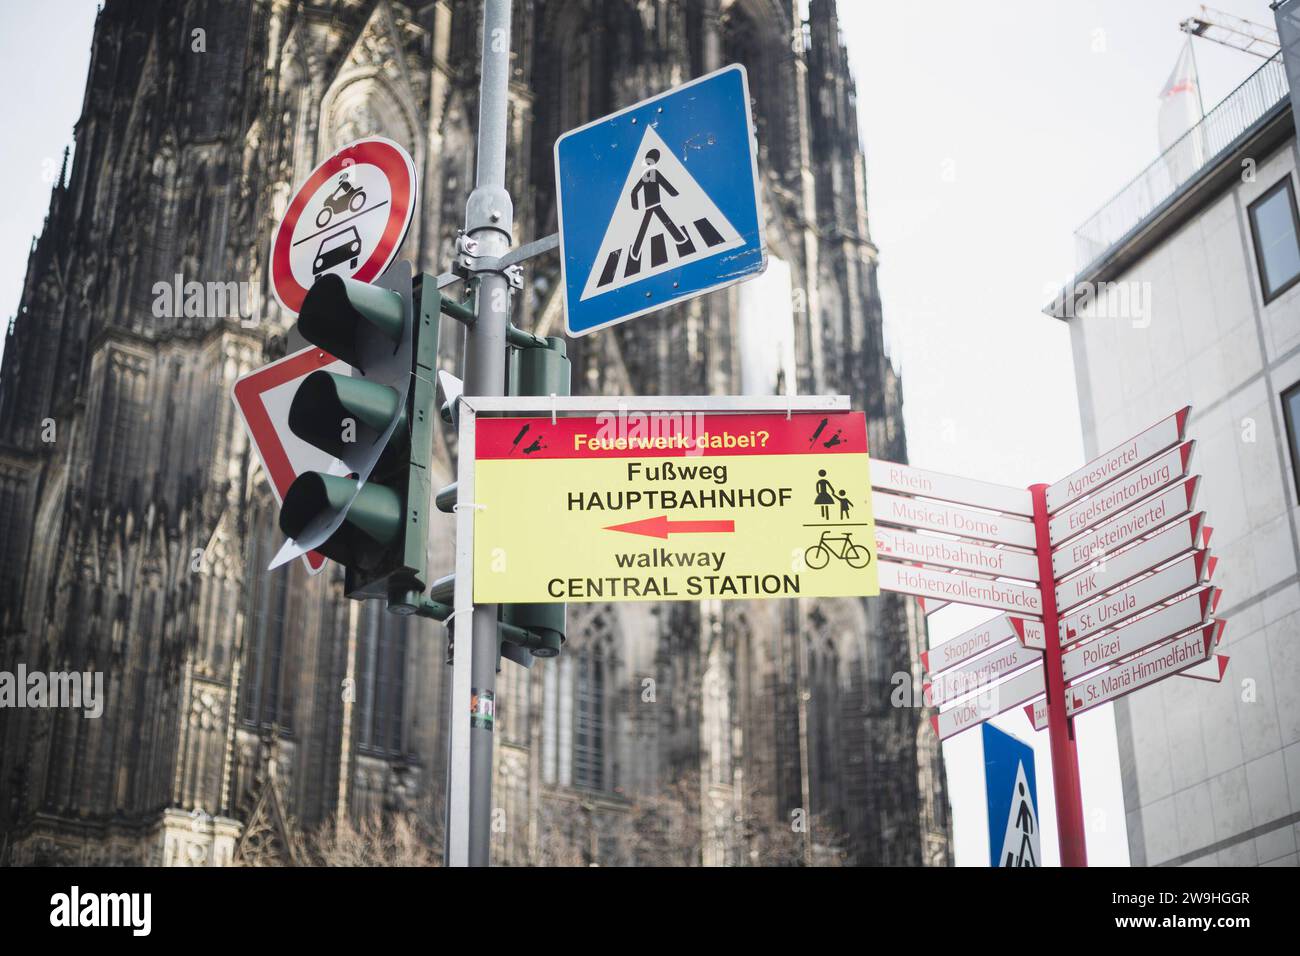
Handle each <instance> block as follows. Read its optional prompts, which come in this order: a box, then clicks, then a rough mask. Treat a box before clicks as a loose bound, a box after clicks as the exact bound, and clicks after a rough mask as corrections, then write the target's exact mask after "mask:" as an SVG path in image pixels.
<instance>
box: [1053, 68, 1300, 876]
mask: <svg viewBox="0 0 1300 956" xmlns="http://www.w3.org/2000/svg"><path fill="white" fill-rule="evenodd" d="M1297 190H1300V179H1298V178H1297V146H1296V136H1295V121H1294V119H1293V116H1292V109H1291V103H1290V97H1289V94H1288V88H1287V80H1286V72H1285V70H1284V69H1283V64H1282V61H1281V56H1280V54H1279V55H1278V56H1275V57H1274V58H1273V59H1271V60H1267V61H1265V62H1263V65H1262V66H1261V67H1260V69H1259V70H1258V71H1257V72H1255V73H1254V74H1253V75H1252V76H1250V77H1249V78H1248V79H1247V80H1246V81H1245V82H1244V83H1242V84H1241V86H1240V87H1238V88H1237V89H1236V90H1234V91H1233V92H1232V93H1231V94H1229V95H1228V96H1227V97H1226V98H1225V99H1224V100H1223V102H1221V103H1219V104H1218V105H1217V106H1215V107H1214V108H1213V109H1212V110H1210V111H1209V112H1208V113H1206V115H1205V117H1204V119H1203V121H1202V122H1200V123H1199V124H1198V125H1197V126H1196V127H1194V128H1193V129H1192V130H1191V131H1189V132H1188V133H1187V134H1186V135H1185V136H1184V137H1183V138H1182V139H1181V140H1179V141H1178V142H1177V143H1175V144H1174V145H1173V146H1171V147H1170V148H1169V150H1168V151H1166V153H1165V154H1163V155H1162V156H1160V157H1159V158H1158V159H1157V160H1156V161H1155V162H1154V163H1152V164H1151V165H1150V166H1149V167H1148V168H1147V169H1145V170H1143V172H1142V173H1141V174H1140V175H1139V176H1138V177H1137V178H1136V179H1134V180H1133V181H1132V182H1131V183H1130V184H1129V185H1128V186H1126V187H1125V188H1124V189H1123V190H1121V191H1120V192H1119V194H1118V195H1116V196H1115V198H1114V199H1112V200H1111V201H1110V202H1109V203H1107V205H1106V206H1105V207H1104V208H1102V209H1101V210H1100V211H1098V212H1097V213H1096V214H1095V215H1094V216H1093V217H1092V218H1090V219H1089V220H1088V221H1087V222H1086V223H1084V224H1083V225H1082V226H1081V227H1080V228H1079V229H1078V231H1077V233H1076V239H1077V241H1078V251H1079V258H1080V262H1081V264H1082V268H1081V269H1080V270H1079V273H1078V275H1077V276H1076V278H1075V279H1074V281H1073V282H1072V283H1071V284H1070V285H1069V286H1067V287H1066V289H1065V290H1064V291H1063V292H1062V294H1061V295H1060V296H1059V297H1058V298H1057V299H1056V300H1055V301H1054V302H1053V303H1052V304H1051V305H1050V306H1049V307H1048V308H1047V310H1046V311H1048V312H1049V313H1050V314H1052V315H1054V316H1056V317H1057V318H1059V319H1063V320H1064V321H1066V322H1068V323H1069V325H1070V332H1071V342H1072V346H1073V350H1074V359H1075V371H1076V376H1077V382H1078V392H1079V408H1080V414H1081V419H1082V423H1083V432H1084V443H1085V451H1086V452H1087V453H1088V454H1089V455H1090V456H1091V455H1095V454H1099V453H1101V452H1104V451H1106V450H1107V449H1108V448H1111V447H1113V446H1114V445H1116V444H1118V443H1120V442H1121V441H1123V440H1125V439H1126V438H1128V437H1130V436H1131V435H1134V434H1136V433H1137V432H1139V431H1140V430H1141V429H1142V428H1144V427H1146V426H1148V425H1151V424H1154V423H1155V422H1156V421H1157V420H1159V419H1160V418H1162V417H1163V416H1165V415H1167V414H1169V413H1171V412H1173V411H1174V410H1176V409H1178V408H1180V407H1182V406H1183V405H1187V404H1190V405H1191V406H1192V415H1191V421H1190V424H1189V426H1188V429H1189V432H1190V434H1191V435H1192V437H1194V438H1195V439H1196V442H1197V446H1196V451H1195V456H1194V459H1193V461H1192V465H1193V470H1194V472H1196V473H1199V474H1201V475H1203V481H1202V483H1201V489H1200V492H1199V498H1198V501H1197V507H1198V509H1200V510H1204V511H1206V512H1207V514H1208V521H1209V524H1210V525H1211V526H1212V527H1213V529H1214V530H1213V538H1212V540H1211V548H1212V550H1213V552H1214V553H1215V554H1216V555H1217V556H1218V557H1219V559H1220V560H1219V564H1218V570H1217V572H1216V575H1215V583H1216V584H1217V585H1219V586H1220V587H1222V588H1223V591H1224V595H1223V599H1222V603H1221V605H1220V607H1219V616H1221V617H1223V618H1225V619H1226V620H1227V622H1228V623H1227V630H1226V633H1225V637H1224V646H1223V650H1222V652H1223V653H1224V654H1226V655H1228V656H1229V657H1230V663H1229V665H1228V670H1227V673H1226V676H1225V677H1224V679H1223V681H1222V682H1221V683H1218V684H1213V683H1208V682H1202V681H1199V680H1191V679H1186V678H1181V677H1175V678H1172V679H1170V680H1166V681H1163V682H1161V683H1159V684H1156V685H1154V686H1152V687H1149V688H1146V689H1144V690H1142V691H1140V692H1138V693H1135V694H1132V695H1130V696H1128V697H1125V698H1123V699H1122V700H1119V701H1117V702H1116V704H1115V723H1116V729H1117V732H1118V739H1119V757H1120V765H1121V771H1122V775H1123V780H1124V805H1125V811H1126V814H1127V823H1128V835H1129V853H1130V857H1131V859H1132V862H1133V864H1134V865H1135V866H1140V865H1151V866H1155V865H1214V864H1219V865H1225V866H1238V865H1256V864H1258V865H1291V866H1295V865H1297V863H1300V858H1298V857H1297V852H1296V851H1297V846H1298V845H1300V577H1298V576H1297V562H1298V561H1300V510H1298V509H1297V494H1300V467H1298V466H1300V217H1298V216H1297V212H1296V208H1297V207H1296V196H1297Z"/></svg>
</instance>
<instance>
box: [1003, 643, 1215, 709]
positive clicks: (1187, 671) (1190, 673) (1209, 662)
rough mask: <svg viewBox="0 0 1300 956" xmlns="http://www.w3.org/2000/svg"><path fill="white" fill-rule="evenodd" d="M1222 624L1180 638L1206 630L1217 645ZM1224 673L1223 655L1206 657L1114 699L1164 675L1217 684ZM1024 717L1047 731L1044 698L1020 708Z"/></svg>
mask: <svg viewBox="0 0 1300 956" xmlns="http://www.w3.org/2000/svg"><path fill="white" fill-rule="evenodd" d="M1223 624H1225V622H1222V620H1216V622H1212V623H1209V624H1205V626H1203V627H1201V628H1200V630H1197V631H1196V632H1195V633H1191V635H1184V637H1193V639H1195V637H1197V636H1204V635H1205V632H1206V631H1210V632H1212V637H1210V641H1212V644H1214V645H1217V644H1218V641H1219V639H1221V637H1222V635H1223ZM1179 640H1182V639H1179ZM1177 643H1178V641H1171V644H1177ZM1169 646H1170V644H1162V645H1161V646H1158V648H1156V649H1154V650H1152V652H1151V656H1153V657H1156V658H1157V659H1160V658H1161V654H1164V653H1165V648H1169ZM1136 661H1138V658H1135V659H1134V661H1128V662H1126V663H1123V665H1119V667H1114V669H1112V670H1110V671H1102V674H1099V675H1096V676H1099V678H1100V676H1104V675H1105V674H1112V672H1113V671H1121V670H1122V669H1125V667H1127V666H1128V665H1130V663H1136ZM1226 670H1227V657H1225V656H1223V654H1210V657H1209V659H1206V661H1203V662H1200V663H1191V665H1184V666H1183V669H1182V670H1175V671H1167V670H1166V671H1164V672H1162V674H1161V675H1160V676H1154V678H1151V679H1148V680H1145V682H1143V683H1140V684H1136V685H1134V687H1131V688H1128V689H1126V691H1123V692H1122V693H1117V695H1115V697H1122V696H1125V693H1128V691H1138V689H1140V688H1141V687H1145V685H1147V684H1154V683H1158V682H1160V680H1161V678H1167V676H1179V678H1195V679H1197V680H1209V682H1212V683H1218V682H1219V680H1222V679H1223V671H1226ZM1069 693H1070V688H1066V695H1067V696H1069ZM1110 700H1114V697H1112V698H1110ZM1104 702H1105V701H1099V704H1104ZM1092 706H1096V705H1095V704H1093V705H1088V706H1086V708H1083V709H1084V710H1088V709H1091V708H1092ZM1024 715H1026V717H1028V718H1030V723H1032V724H1034V730H1047V728H1048V701H1047V698H1045V697H1044V698H1043V700H1036V701H1034V702H1032V704H1026V705H1024Z"/></svg>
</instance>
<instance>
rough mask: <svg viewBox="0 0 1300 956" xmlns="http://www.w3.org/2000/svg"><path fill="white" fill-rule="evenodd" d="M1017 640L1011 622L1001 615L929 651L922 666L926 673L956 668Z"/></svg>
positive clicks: (924, 653)
mask: <svg viewBox="0 0 1300 956" xmlns="http://www.w3.org/2000/svg"><path fill="white" fill-rule="evenodd" d="M1015 636H1016V632H1015V629H1014V627H1013V626H1012V619H1011V618H1010V617H1009V616H1007V615H1006V614H999V615H998V616H997V617H995V618H993V619H992V620H989V621H985V622H984V623H983V624H980V625H977V626H976V627H972V628H971V629H970V630H968V631H962V633H960V634H958V635H957V636H956V637H954V638H951V639H950V640H947V641H944V642H943V643H942V644H937V645H935V646H934V647H932V648H930V649H929V650H928V651H922V652H921V666H922V667H924V668H925V670H926V672H927V673H931V674H933V673H934V672H935V671H941V670H946V669H947V668H949V667H956V666H957V665H958V664H960V663H962V662H963V661H968V660H970V659H971V658H972V657H975V656H976V655H978V654H983V653H984V652H985V651H987V650H989V649H991V648H994V647H997V646H998V645H999V644H1001V643H1003V642H1005V641H1009V640H1011V639H1012V638H1013V637H1015Z"/></svg>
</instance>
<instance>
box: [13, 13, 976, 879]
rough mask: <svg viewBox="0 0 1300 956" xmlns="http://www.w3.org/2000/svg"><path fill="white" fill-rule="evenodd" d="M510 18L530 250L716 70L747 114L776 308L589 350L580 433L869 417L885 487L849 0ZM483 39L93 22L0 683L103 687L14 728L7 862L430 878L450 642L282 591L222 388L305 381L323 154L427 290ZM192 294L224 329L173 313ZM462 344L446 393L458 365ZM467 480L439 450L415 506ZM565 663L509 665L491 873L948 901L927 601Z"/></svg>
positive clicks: (131, 18)
mask: <svg viewBox="0 0 1300 956" xmlns="http://www.w3.org/2000/svg"><path fill="white" fill-rule="evenodd" d="M514 8H515V12H514V35H513V38H512V50H513V76H512V84H511V121H510V135H511V142H510V150H509V160H508V161H509V164H510V165H509V182H508V186H509V189H510V191H511V194H512V195H513V197H514V202H515V210H516V213H515V228H516V237H515V238H516V242H524V241H528V240H530V239H533V238H536V237H539V236H543V235H546V234H548V233H551V232H554V231H555V229H556V206H555V194H554V170H553V166H552V145H553V143H554V141H555V139H556V137H557V136H558V135H560V134H561V133H563V132H565V131H566V130H569V129H572V128H574V127H576V126H580V125H582V124H584V123H586V122H588V121H589V120H592V119H595V118H597V117H599V116H601V115H603V114H605V113H608V112H611V111H613V110H616V109H619V108H621V107H623V106H626V105H628V104H630V103H632V102H635V101H636V100H638V99H641V98H643V97H645V96H647V95H650V94H652V93H656V92H659V91H662V90H666V89H668V88H670V87H672V86H674V85H676V84H679V83H682V82H684V81H686V80H688V79H690V78H692V77H694V76H698V75H701V74H703V73H706V72H709V71H711V70H714V69H717V68H719V67H721V66H723V65H725V64H728V63H732V62H740V63H743V64H744V65H745V66H746V68H747V69H748V74H749V82H750V88H751V95H752V97H753V101H754V102H753V108H754V117H755V125H756V127H757V136H758V146H759V159H758V164H759V172H760V176H761V186H762V191H763V202H764V204H765V208H766V215H767V242H768V249H769V253H770V264H769V267H768V269H767V271H766V272H765V273H764V274H763V275H762V276H761V277H759V278H758V279H756V280H754V281H751V282H747V283H742V284H740V285H738V286H733V287H731V288H729V289H726V290H723V291H720V292H716V293H714V294H712V295H708V296H705V297H703V298H699V299H695V300H693V301H691V302H688V303H685V304H683V305H680V306H677V307H675V308H673V309H670V310H667V311H664V312H660V313H657V314H655V315H651V316H648V317H645V318H642V319H639V320H637V321H636V322H634V323H626V324H624V325H620V326H618V327H616V328H614V329H611V330H608V331H605V332H602V333H599V334H596V335H593V336H589V337H586V338H583V339H580V340H576V341H573V342H571V343H570V346H569V353H570V356H571V358H572V360H573V392H574V394H582V395H619V394H645V395H656V394H681V395H685V394H713V395H722V394H784V393H786V392H787V391H794V392H798V393H805V394H806V393H847V394H849V395H851V396H852V399H853V402H854V407H855V408H861V409H865V411H866V413H867V418H868V424H869V431H870V443H871V451H872V454H873V455H875V456H877V457H881V458H887V459H891V460H894V461H906V454H907V452H906V444H905V438H904V434H903V420H902V390H901V384H900V381H899V379H898V377H897V376H896V374H895V372H894V369H893V367H892V365H891V362H890V360H889V358H888V357H887V356H886V354H885V351H884V344H883V336H882V328H881V305H880V299H879V295H878V291H877V283H876V258H877V251H876V248H875V246H874V245H873V244H872V241H871V238H870V233H869V229H868V217H867V200H866V167H865V162H864V159H863V154H862V150H861V146H860V142H859V135H858V125H857V102H856V95H857V94H856V91H855V88H854V83H853V79H852V77H851V75H850V73H849V69H848V65H847V55H846V52H845V47H844V44H843V41H842V39H841V37H840V35H839V25H838V20H837V13H836V4H835V2H834V0H808V2H807V3H801V2H800V0H515V4H514ZM805 15H806V19H805V18H804V17H805ZM479 16H480V10H479V4H478V3H476V2H474V0H180V2H172V0H106V2H105V3H104V4H103V8H102V10H101V11H100V13H99V17H98V22H97V25H96V28H95V35H94V44H93V50H92V53H91V60H90V69H89V75H88V77H87V82H86V92H85V99H84V104H83V107H82V112H81V117H80V119H79V120H78V121H77V124H76V127H75V135H76V149H75V157H74V158H73V160H72V161H71V164H70V168H69V167H68V164H67V163H66V162H65V169H64V171H63V173H62V174H61V175H60V177H59V179H58V181H57V183H56V185H55V187H54V190H53V195H52V196H51V199H50V207H49V213H48V217H47V219H46V222H45V227H44V230H43V232H42V234H41V235H40V236H39V237H38V238H37V239H36V240H35V242H34V243H33V246H32V250H31V255H30V259H29V262H28V266H27V274H26V281H25V285H24V288H23V293H22V298H21V302H20V303H19V304H18V311H17V314H16V316H15V317H14V319H13V321H12V323H11V326H10V329H9V333H8V339H7V342H6V346H5V351H4V361H3V369H2V371H0V669H2V670H6V671H9V672H15V671H16V670H17V668H18V667H19V665H24V666H25V667H26V668H27V670H29V671H37V670H40V671H46V672H48V671H72V670H76V671H82V672H102V673H103V674H104V675H105V677H104V688H105V700H104V706H103V713H102V716H100V717H98V718H90V717H86V716H83V713H82V712H81V711H80V710H73V709H70V708H62V709H58V708H47V709H32V708H0V864H17V865H21V864H49V863H91V864H95V863H103V864H158V865H224V864H231V863H234V864H238V863H240V862H266V861H268V860H270V861H273V862H304V861H307V860H308V859H309V858H310V853H309V852H308V849H309V848H310V847H309V841H307V840H306V838H305V837H304V836H303V835H304V834H310V833H313V832H319V831H320V830H321V828H322V827H329V826H331V825H332V824H336V823H337V822H338V821H340V820H345V821H350V822H351V823H352V824H355V826H356V827H358V828H361V830H360V832H367V833H378V832H380V831H383V832H392V830H393V828H392V827H391V826H387V827H386V826H385V824H384V823H383V821H385V820H388V821H393V820H398V819H401V820H410V821H415V825H416V826H417V828H418V829H419V832H420V833H423V834H427V835H428V837H429V840H430V842H431V844H432V845H435V846H436V845H437V843H438V833H439V832H440V828H441V811H440V807H441V804H442V797H443V792H444V789H445V773H446V763H447V758H446V733H445V729H446V725H447V713H446V711H447V699H448V694H449V685H450V668H449V667H447V666H446V659H447V653H448V648H447V635H446V631H445V629H444V628H443V627H442V626H441V625H437V624H435V623H433V622H428V621H420V620H416V619H403V618H398V617H397V616H395V615H389V614H387V613H385V612H384V610H383V608H382V605H381V604H379V603H374V602H371V603H365V604H362V603H357V602H351V601H348V600H346V599H344V597H343V585H342V573H341V571H339V570H338V569H337V568H335V567H333V566H331V565H327V566H326V568H325V570H324V571H323V572H322V573H321V574H319V575H316V576H311V575H309V574H308V573H307V571H306V570H305V568H304V567H303V566H302V565H301V563H300V562H295V563H294V564H293V565H292V566H290V567H288V568H282V569H280V570H278V571H276V572H274V573H268V572H267V571H266V570H265V568H266V566H267V564H268V562H269V560H270V557H271V555H273V554H274V552H275V551H276V550H277V549H278V547H279V545H280V542H281V540H282V539H281V535H280V532H279V530H278V528H277V526H276V515H277V507H276V503H275V500H274V499H273V497H272V496H271V493H270V489H269V487H268V484H267V481H266V478H265V476H264V475H263V473H262V471H261V466H260V464H259V463H258V459H257V456H256V454H254V453H253V452H252V450H251V449H250V447H249V443H248V440H247V438H246V436H245V433H244V430H243V428H242V426H241V423H240V421H239V418H238V415H237V413H236V409H235V407H234V405H233V403H232V401H231V387H232V385H233V383H234V382H235V380H236V379H237V378H238V377H239V376H241V375H243V374H245V373H246V372H248V371H250V370H251V369H254V368H256V367H258V366H260V365H262V364H265V363H266V362H268V361H271V360H273V359H275V358H277V357H279V356H281V355H283V354H285V353H286V351H291V350H294V349H297V348H300V347H301V346H302V345H303V343H302V342H301V340H300V339H298V338H297V335H296V333H295V332H294V331H293V319H294V316H292V315H290V314H287V313H285V312H284V311H282V310H281V309H280V307H279V306H278V304H277V302H276V300H275V298H274V296H273V295H272V294H271V292H270V287H269V282H268V276H267V265H268V262H267V260H268V251H269V248H270V242H271V236H272V232H273V230H274V227H275V224H276V222H277V221H278V219H279V217H280V216H281V215H282V213H283V212H284V210H285V206H286V204H287V201H288V198H289V195H290V193H291V191H292V190H293V188H294V187H295V185H296V184H297V183H298V182H299V181H301V180H302V178H303V177H304V176H305V175H306V174H307V173H308V172H309V171H310V170H311V169H312V168H313V167H314V166H315V165H316V163H317V162H318V161H319V160H320V159H321V158H323V157H324V156H326V155H327V154H329V153H330V152H331V151H333V150H334V149H335V148H336V147H338V146H339V145H341V144H344V143H346V142H348V141H350V140H352V139H355V138H358V137H361V136H366V135H371V134H381V135H384V136H387V137H390V138H392V139H394V140H396V141H398V142H400V143H402V144H403V145H404V146H405V147H406V149H407V150H408V151H409V152H410V154H411V155H412V156H413V157H414V158H415V162H416V168H417V170H418V172H419V176H420V183H421V196H420V198H421V205H420V208H419V209H418V210H417V212H416V216H415V219H414V220H413V222H412V226H411V231H410V234H409V236H408V238H407V240H406V245H405V248H404V249H403V251H402V256H403V257H405V258H407V259H410V260H412V261H413V262H414V264H415V267H416V269H417V271H418V270H424V271H426V272H431V273H440V272H444V271H446V270H447V266H448V263H449V256H450V250H451V248H452V243H453V241H454V238H455V235H456V231H457V228H458V227H459V226H460V225H461V224H462V222H463V219H464V212H465V200H466V197H467V196H468V193H469V189H470V188H471V186H472V185H473V183H472V177H473V168H474V123H475V119H476V114H477V107H476V98H477V90H478V79H477V59H478V43H479V23H478V20H479ZM525 276H526V283H525V287H524V290H523V291H522V293H520V294H519V295H517V297H516V305H515V314H514V322H515V324H517V325H519V326H521V327H523V328H525V329H529V330H533V331H536V332H538V333H540V334H543V335H545V334H562V329H563V305H562V295H561V293H560V291H559V264H558V260H557V258H556V257H555V256H554V255H551V256H548V257H543V258H540V259H538V260H535V261H534V262H533V263H530V264H529V266H528V268H527V269H526V271H525ZM191 282H198V283H201V284H205V287H206V286H207V285H209V284H215V285H217V286H219V287H221V288H230V289H238V290H239V294H238V295H235V296H231V297H230V298H231V299H232V300H234V301H227V302H226V303H224V307H221V308H215V309H214V308H212V307H211V298H210V297H209V299H208V302H207V305H206V306H205V305H203V304H198V305H197V306H196V307H194V308H191V307H190V305H189V300H188V299H186V300H185V301H186V304H185V305H184V307H182V308H179V309H178V308H171V307H167V303H168V301H170V297H171V292H169V291H167V290H171V289H173V288H174V287H175V286H177V285H180V286H183V285H186V284H189V283H191ZM160 288H161V289H162V290H163V291H162V292H160V291H159V290H160ZM453 288H455V287H453ZM177 298H179V293H177ZM443 340H444V341H443V342H442V345H441V350H440V362H441V364H442V366H443V367H444V368H447V369H450V370H452V371H456V370H458V368H459V364H460V352H461V349H462V343H461V342H460V341H458V340H457V337H455V336H446V335H444V336H443ZM454 456H455V440H454V435H452V434H449V430H444V431H443V432H442V433H441V437H440V440H439V445H438V448H437V451H436V457H435V461H434V471H435V487H439V486H440V485H441V484H443V483H446V482H447V481H450V480H451V478H452V475H453V462H454ZM444 520H445V528H446V530H447V532H448V534H450V531H451V521H450V519H449V518H444ZM438 527H439V521H438V519H436V518H435V519H434V521H433V531H432V534H431V539H432V540H431V544H430V557H431V568H433V569H436V570H437V571H438V573H445V572H447V571H449V570H450V567H451V543H450V540H449V539H448V538H447V537H441V536H439V534H438ZM568 637H569V640H568V643H567V644H566V646H565V648H564V651H563V654H562V655H561V656H560V657H559V658H558V659H555V660H550V661H539V662H538V664H537V666H535V667H533V668H532V669H531V670H524V669H522V668H519V667H517V666H516V665H514V664H511V663H505V664H504V670H503V672H502V674H501V680H500V685H499V688H498V701H497V730H496V733H497V746H496V770H495V773H496V782H495V790H494V796H495V800H496V804H497V806H498V808H499V809H498V810H497V816H496V817H495V818H494V840H495V841H496V842H495V844H494V847H493V859H494V861H495V862H498V863H504V864H519V865H526V864H545V863H576V864H583V863H602V864H618V863H685V864H704V865H745V864H751V863H777V862H794V863H813V862H816V863H821V862H843V863H851V864H893V865H923V864H924V865H946V864H948V863H949V862H950V860H951V850H950V835H949V830H950V825H949V821H948V808H947V796H946V793H945V787H944V780H943V768H942V763H941V761H940V755H939V746H938V743H937V741H936V740H935V738H934V735H933V734H932V732H931V731H930V729H929V725H928V712H927V711H925V710H923V709H922V708H921V707H920V706H919V701H913V700H912V699H911V696H912V688H913V686H914V684H915V685H916V686H919V674H918V673H917V670H916V669H917V667H918V664H917V651H918V650H919V647H920V646H923V642H924V622H923V620H922V618H921V616H920V614H919V612H918V611H917V610H916V608H915V602H912V601H910V600H904V599H903V598H901V597H900V596H897V595H882V596H881V597H879V598H873V599H869V600H833V601H824V600H823V601H814V600H809V599H800V600H789V601H767V602H711V601H705V602H699V603H672V604H648V603H643V604H637V603H632V604H616V605H601V604H583V605H572V604H571V605H570V606H569V622H568ZM914 705H915V706H914ZM376 821H379V822H378V823H376ZM367 827H369V828H370V829H365V828H367ZM305 847H307V848H308V849H304V848H305Z"/></svg>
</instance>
